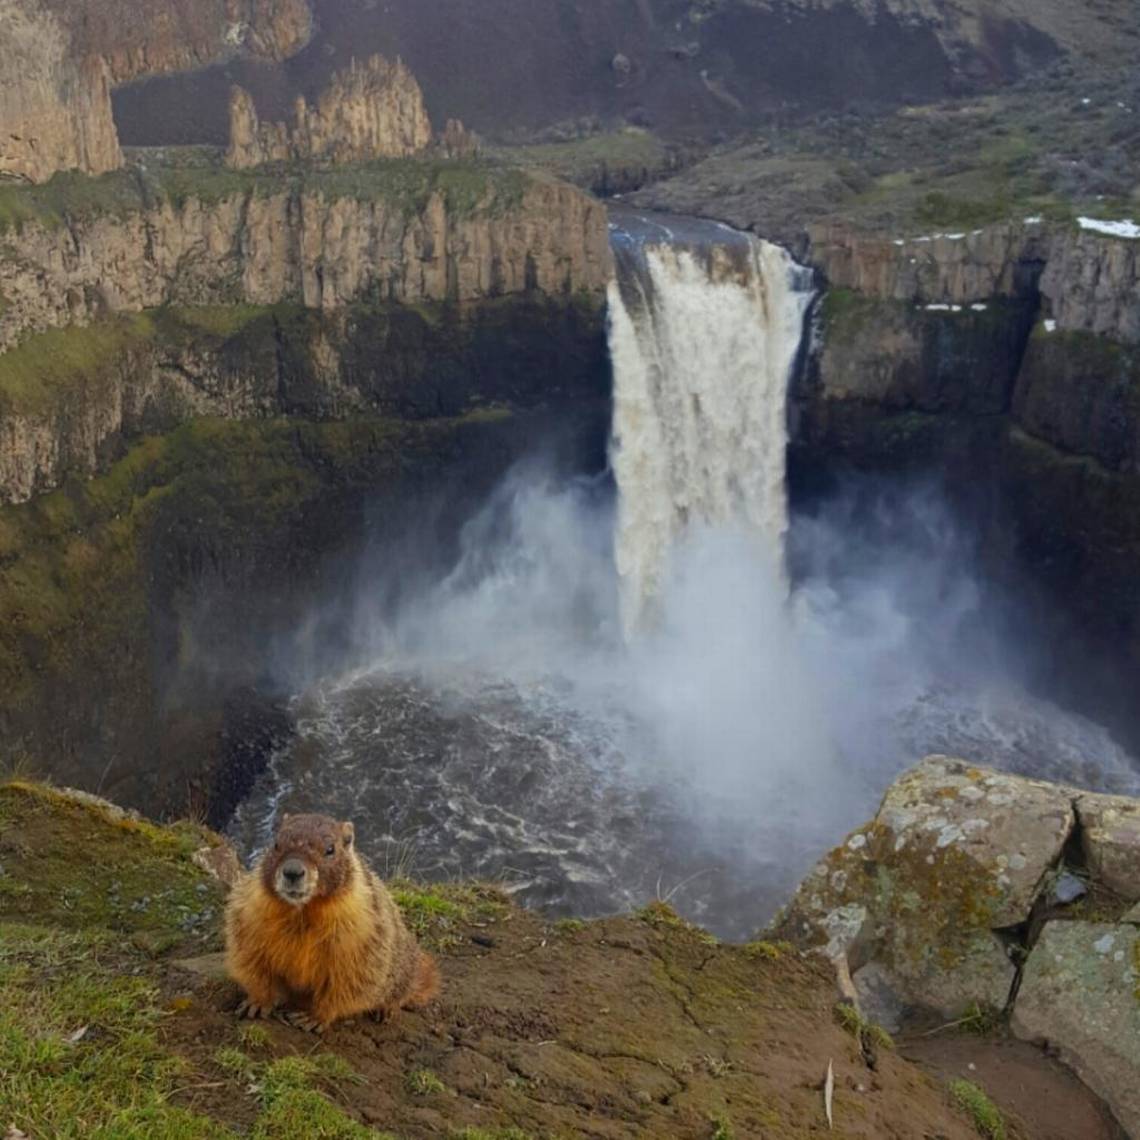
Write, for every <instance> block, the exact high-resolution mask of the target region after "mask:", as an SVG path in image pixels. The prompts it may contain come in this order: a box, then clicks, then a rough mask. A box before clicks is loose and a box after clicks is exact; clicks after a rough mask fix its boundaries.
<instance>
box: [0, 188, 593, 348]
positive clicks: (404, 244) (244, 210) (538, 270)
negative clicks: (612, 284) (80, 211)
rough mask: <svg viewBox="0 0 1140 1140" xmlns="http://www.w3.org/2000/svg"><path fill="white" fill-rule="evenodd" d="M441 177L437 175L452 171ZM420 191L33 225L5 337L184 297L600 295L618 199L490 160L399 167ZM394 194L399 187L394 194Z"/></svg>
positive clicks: (232, 199)
mask: <svg viewBox="0 0 1140 1140" xmlns="http://www.w3.org/2000/svg"><path fill="white" fill-rule="evenodd" d="M437 175H439V177H438V178H437V177H436V176H437ZM394 176H395V177H396V178H397V181H399V182H400V186H401V187H402V186H404V185H405V184H406V183H407V182H409V181H413V180H414V181H416V182H417V186H418V187H419V189H417V191H416V195H415V196H413V197H411V198H409V197H408V196H405V195H403V194H402V192H399V187H398V188H397V190H396V191H392V187H391V186H390V185H389V183H388V182H387V181H385V177H386V176H385V174H384V173H380V174H377V175H376V176H375V179H374V180H373V181H372V182H369V181H368V179H367V177H362V180H361V181H360V182H359V184H357V185H356V186H354V188H353V190H352V191H351V192H348V193H346V192H343V191H339V190H338V189H337V187H336V186H335V185H333V184H331V183H330V184H329V185H327V186H326V185H324V184H322V183H320V182H304V181H302V182H300V183H298V184H296V185H295V186H286V187H285V188H281V183H278V182H274V180H272V179H267V180H265V181H264V182H257V183H255V184H251V185H250V187H249V188H248V189H246V190H243V191H240V192H236V193H234V192H231V193H229V194H224V195H223V196H221V197H220V198H218V199H217V200H214V198H213V197H212V196H210V197H189V198H185V199H184V200H181V201H175V200H173V198H172V197H168V198H167V200H165V201H162V202H160V203H158V204H155V205H152V206H150V207H149V208H148V207H146V206H144V205H142V204H141V202H142V199H141V197H140V198H139V205H138V206H137V207H135V206H132V207H131V208H128V209H125V210H123V211H122V212H119V213H101V214H99V215H97V216H93V217H91V218H89V219H86V220H83V219H73V220H72V221H71V222H70V224H69V225H67V226H63V225H60V224H58V223H54V222H52V221H45V222H31V221H29V222H27V223H25V225H24V226H23V228H22V230H21V231H20V232H19V234H18V235H9V236H8V237H7V239H6V245H7V247H8V248H7V251H6V255H5V256H4V257H2V258H0V294H2V295H3V297H4V305H3V306H2V307H0V347H10V346H11V345H13V344H14V343H15V342H16V341H17V340H18V339H19V338H20V337H22V336H25V335H26V334H28V333H30V332H33V331H40V330H44V329H48V328H54V327H61V326H64V325H71V324H86V323H89V322H90V321H92V320H94V319H96V318H98V317H101V316H104V315H106V314H108V313H119V312H137V311H139V310H142V309H147V308H156V307H159V306H161V305H165V304H169V303H178V304H199V305H200V304H235V303H241V302H248V303H251V304H255V305H270V304H275V303H277V302H280V301H296V302H299V303H301V304H303V305H305V306H307V307H309V308H315V309H326V310H327V309H335V308H339V307H341V306H344V305H346V304H348V303H350V302H352V301H355V300H360V299H364V298H369V297H371V298H376V299H382V300H386V301H402V302H407V303H415V302H418V301H429V300H435V301H457V302H466V301H477V300H481V299H485V298H492V297H499V296H504V295H509V294H517V293H524V292H540V293H548V294H557V295H569V294H572V293H574V292H576V291H579V290H584V291H587V292H591V293H595V294H600V293H601V292H602V291H604V289H605V285H606V282H607V281H608V278H609V272H610V253H609V244H608V230H607V223H606V213H605V209H604V207H603V206H602V205H601V204H600V203H598V202H596V201H594V200H593V199H592V198H590V197H588V196H587V195H585V194H583V193H581V192H580V191H578V190H576V189H574V188H573V187H571V186H567V185H565V184H563V183H558V182H554V181H550V180H546V179H541V178H535V177H530V176H527V175H523V174H521V173H516V172H511V171H495V170H488V169H486V168H483V167H462V168H460V167H451V166H448V167H447V169H446V170H444V171H442V172H440V170H439V168H438V167H432V166H423V167H417V166H411V167H407V168H405V169H404V170H402V171H397V172H395V174H394ZM390 191H392V192H391V193H390Z"/></svg>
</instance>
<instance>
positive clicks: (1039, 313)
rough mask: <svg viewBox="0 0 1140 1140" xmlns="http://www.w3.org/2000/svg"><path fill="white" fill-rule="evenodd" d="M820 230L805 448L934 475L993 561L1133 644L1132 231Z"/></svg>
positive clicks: (1135, 419) (799, 432)
mask: <svg viewBox="0 0 1140 1140" xmlns="http://www.w3.org/2000/svg"><path fill="white" fill-rule="evenodd" d="M810 238H811V247H810V254H809V256H810V257H811V259H812V260H813V261H814V263H815V264H816V265H817V266H818V268H819V269H820V271H821V273H822V274H824V275H826V278H827V280H828V282H829V283H830V285H831V289H830V291H829V292H828V293H827V294H826V296H825V297H824V300H823V302H822V304H821V306H820V310H819V317H818V325H819V329H818V332H819V351H818V353H817V354H816V357H815V359H814V361H813V363H812V364H811V365H810V366H809V367H808V368H807V369H806V370H805V371H804V373H803V374H802V375H801V376H800V377H799V379H798V381H797V391H796V399H795V404H796V413H795V421H796V432H795V443H794V446H793V465H794V466H795V467H797V468H798V469H799V470H801V471H805V470H809V469H813V468H819V467H830V468H834V466H835V465H836V464H840V465H850V466H854V467H855V468H857V469H861V470H865V471H891V472H911V473H915V474H927V475H929V474H930V473H932V472H933V473H935V474H937V475H938V476H940V477H941V478H942V479H943V481H944V483H945V486H946V488H947V490H948V491H949V493H950V494H951V496H952V497H954V498H955V499H956V500H957V501H958V502H959V503H961V504H962V505H963V506H964V507H965V508H966V509H967V510H968V511H969V512H970V513H969V515H968V517H970V518H972V519H973V520H975V522H976V525H977V528H978V533H979V535H980V536H982V537H983V538H984V544H983V545H984V547H985V549H986V551H987V553H988V555H989V556H990V557H991V558H992V559H993V560H994V569H995V570H997V571H998V572H1002V571H1003V568H1004V572H1005V573H1008V572H1009V570H1010V567H1011V566H1021V567H1023V568H1025V569H1028V570H1029V571H1030V573H1031V578H1030V580H1031V581H1033V582H1036V583H1038V584H1039V586H1041V587H1042V588H1043V590H1044V593H1043V598H1044V599H1048V604H1049V605H1050V606H1051V607H1052V608H1053V609H1054V610H1055V614H1056V615H1068V617H1069V618H1070V619H1072V620H1073V622H1074V626H1073V628H1074V631H1075V632H1076V631H1079V633H1080V635H1081V636H1086V635H1087V636H1088V637H1089V638H1091V639H1092V640H1093V642H1095V643H1096V644H1099V645H1101V646H1102V647H1104V646H1107V647H1109V648H1110V649H1111V650H1112V652H1119V651H1123V652H1124V653H1125V654H1127V655H1128V656H1130V657H1132V658H1133V659H1138V658H1140V582H1138V581H1137V579H1136V575H1135V573H1134V566H1135V564H1136V560H1137V558H1140V507H1138V505H1140V290H1138V289H1137V280H1138V277H1137V274H1138V267H1140V241H1137V240H1135V239H1130V238H1128V237H1126V236H1119V235H1113V234H1109V233H1103V232H1099V231H1098V229H1097V228H1096V227H1095V226H1093V227H1089V228H1082V227H1081V226H1078V225H1077V224H1075V223H1066V224H1054V225H1049V224H1045V223H1042V222H1040V221H1038V220H1036V219H1030V220H1028V221H1026V222H1023V223H1016V224H1008V225H1001V226H995V227H989V228H986V229H984V230H976V231H971V232H966V233H951V234H930V235H923V236H919V237H914V238H887V237H883V236H868V235H860V234H857V233H854V232H853V231H851V230H850V229H849V228H847V227H845V226H843V225H839V224H822V225H819V226H816V227H813V228H812V229H811V231H810ZM1021 592H1022V593H1024V591H1021ZM1090 684H1091V682H1090ZM1092 699H1093V702H1094V704H1095V702H1096V700H1098V699H1099V696H1098V695H1096V694H1094V695H1093V698H1092ZM1104 715H1106V716H1107V715H1108V714H1107V713H1104Z"/></svg>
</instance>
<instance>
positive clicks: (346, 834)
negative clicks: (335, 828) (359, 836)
mask: <svg viewBox="0 0 1140 1140" xmlns="http://www.w3.org/2000/svg"><path fill="white" fill-rule="evenodd" d="M340 835H341V838H342V839H343V840H344V845H345V847H351V846H352V841H353V840H354V839H355V838H356V828H355V827H353V826H352V824H351V823H342V824H341V825H340Z"/></svg>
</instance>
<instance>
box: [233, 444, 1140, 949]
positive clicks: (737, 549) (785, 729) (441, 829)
mask: <svg viewBox="0 0 1140 1140" xmlns="http://www.w3.org/2000/svg"><path fill="white" fill-rule="evenodd" d="M614 500H615V491H614V487H613V484H612V483H611V482H610V480H609V479H608V478H605V477H598V478H594V479H586V478H568V477H565V476H561V475H558V474H556V473H554V472H552V471H551V470H548V469H546V468H545V467H544V466H543V465H542V464H541V463H540V462H538V461H531V462H528V463H526V464H523V465H520V466H519V467H517V468H516V469H515V470H513V471H512V472H511V473H510V474H509V476H508V477H507V478H506V479H505V480H504V481H503V482H502V483H501V484H500V485H499V486H498V488H497V489H496V490H495V491H494V493H493V494H492V495H491V497H490V499H489V500H488V501H487V502H486V503H485V504H484V505H483V506H482V507H481V508H480V509H479V510H478V511H477V512H476V513H475V514H474V516H473V517H472V518H471V519H470V520H469V521H468V522H467V524H466V525H465V526H464V527H463V529H462V533H461V535H460V538H459V544H458V550H457V553H456V555H455V557H454V559H453V561H452V562H451V563H450V564H449V565H448V566H447V567H446V568H443V569H440V570H438V571H436V572H434V573H433V572H425V570H424V568H423V567H422V566H421V567H418V568H417V567H416V565H415V562H416V559H415V557H414V556H412V555H404V556H402V555H401V553H400V551H399V549H398V543H397V544H396V546H395V548H394V547H393V544H392V543H388V544H386V547H385V552H384V553H383V554H382V555H381V554H380V553H379V552H373V553H372V554H370V555H367V556H366V557H365V559H364V561H363V563H362V566H361V569H360V574H359V579H358V580H359V587H358V593H357V596H356V598H355V599H354V602H353V607H354V611H353V612H354V621H353V629H354V631H355V633H354V637H353V639H352V645H351V648H350V649H349V650H348V651H347V654H346V657H345V658H344V663H343V667H342V668H341V669H340V670H332V671H331V672H330V673H328V674H326V679H325V680H324V681H322V682H321V683H320V684H318V685H317V686H315V687H314V688H313V689H312V690H310V691H309V692H308V693H307V694H305V695H304V696H302V697H299V698H297V702H296V712H297V720H298V726H299V732H300V738H301V743H300V745H299V746H297V747H295V748H294V749H292V750H291V751H290V752H288V753H287V754H286V755H283V756H281V757H278V758H277V759H276V760H275V763H274V765H273V767H272V770H271V772H270V773H269V774H268V777H267V779H266V781H265V789H266V790H265V791H264V793H263V794H261V795H258V794H255V795H254V796H253V797H252V799H251V802H250V803H249V804H247V805H246V806H245V807H244V808H243V810H242V812H241V813H239V814H240V818H239V823H238V831H239V834H242V835H244V836H245V838H246V840H247V843H250V844H253V845H256V840H257V837H258V836H259V835H261V836H264V835H265V834H267V833H268V828H269V826H271V821H272V817H273V815H274V813H275V812H276V810H277V809H278V808H279V807H281V806H285V807H289V806H290V805H296V806H302V807H303V806H306V804H309V803H312V804H318V803H319V804H321V805H322V806H323V807H324V808H325V809H326V810H334V811H337V810H339V811H343V812H345V813H346V814H354V813H357V814H359V813H360V812H361V811H363V812H364V813H365V814H366V815H367V816H369V817H370V818H376V817H379V819H380V820H381V821H382V822H381V825H380V828H379V830H378V833H377V834H375V835H374V836H373V840H374V846H373V848H372V850H373V852H374V853H376V854H380V855H381V856H382V858H383V859H385V860H390V859H391V858H392V849H393V848H395V847H400V848H401V849H406V848H409V847H410V848H411V849H413V850H414V851H415V853H416V854H415V870H416V872H417V873H418V874H425V875H429V876H432V875H437V876H438V875H450V874H459V873H463V874H471V873H478V874H480V875H482V876H485V877H499V878H504V879H505V881H506V882H507V883H508V886H509V887H510V889H513V890H516V891H517V892H518V893H519V894H520V895H521V896H522V898H524V899H525V900H526V901H528V902H534V903H541V904H544V905H546V906H548V907H550V908H551V909H553V910H555V911H560V910H576V911H578V912H583V911H584V912H590V913H597V912H601V911H605V910H610V909H619V908H622V907H625V906H630V905H637V904H638V903H641V902H644V901H646V899H647V897H652V896H653V895H654V894H661V895H665V894H668V895H670V897H671V898H672V901H673V902H674V903H675V904H676V905H678V906H679V907H680V908H681V909H682V910H683V911H685V912H686V913H688V914H691V915H692V916H693V917H695V918H699V919H700V920H701V921H702V922H705V923H706V924H708V925H709V926H711V927H712V928H713V929H714V930H717V931H719V932H721V933H725V934H732V935H744V934H746V933H748V932H749V931H750V930H752V929H755V928H756V927H758V926H759V925H761V924H762V923H763V922H764V921H765V920H766V919H767V918H768V917H770V915H771V913H772V912H773V910H774V909H775V908H776V907H777V906H778V905H779V904H780V902H781V901H783V899H784V897H786V895H787V893H788V892H789V891H790V890H791V889H792V887H793V886H794V884H795V882H796V881H798V879H799V878H800V877H801V876H802V875H803V874H804V873H805V872H806V870H807V869H808V868H809V867H810V866H811V864H812V862H813V861H814V860H815V859H816V858H817V857H818V856H819V855H820V854H821V853H822V852H823V851H825V850H827V849H828V848H829V847H830V846H831V845H833V844H834V843H835V842H837V841H838V840H839V839H841V837H842V836H843V835H844V834H845V833H846V831H848V830H849V829H851V828H854V827H856V826H858V825H859V824H860V823H861V822H863V821H864V820H865V819H866V818H867V817H868V816H869V815H871V814H872V813H873V811H874V810H875V807H876V806H877V802H878V800H879V798H880V797H881V795H882V793H883V791H884V790H885V788H886V787H887V785H888V784H889V783H890V781H891V780H892V779H893V777H894V776H895V775H896V774H897V773H898V772H899V771H901V770H902V769H903V768H905V767H906V766H908V765H909V764H912V763H914V762H916V761H917V760H919V759H920V758H921V757H922V756H923V755H925V754H926V753H928V752H934V751H943V752H951V753H953V754H955V755H960V756H963V757H964V758H966V759H968V760H972V761H975V762H978V763H985V764H990V765H996V766H998V767H1005V768H1009V769H1013V770H1018V771H1028V772H1031V773H1032V774H1036V775H1042V776H1048V777H1052V778H1062V779H1068V780H1074V781H1077V782H1082V783H1086V784H1089V785H1093V786H1108V787H1112V788H1114V789H1119V788H1123V787H1132V786H1134V777H1133V774H1132V773H1133V769H1132V765H1131V763H1130V760H1129V758H1128V756H1127V755H1126V754H1125V753H1124V751H1123V750H1122V749H1121V748H1120V747H1119V746H1117V745H1116V744H1115V743H1114V742H1113V740H1112V739H1111V737H1110V736H1109V734H1108V733H1107V732H1106V731H1105V730H1104V729H1102V728H1100V727H1099V726H1097V725H1095V724H1093V723H1092V722H1090V721H1086V720H1084V719H1082V718H1081V717H1079V716H1075V715H1072V714H1068V713H1065V712H1063V711H1062V710H1061V709H1059V708H1056V707H1055V706H1052V705H1050V704H1048V703H1047V702H1044V701H1042V700H1040V699H1038V698H1035V697H1034V696H1032V695H1031V694H1030V692H1029V691H1028V689H1027V688H1026V685H1025V678H1026V675H1027V672H1026V670H1027V665H1028V657H1029V656H1030V655H1031V653H1032V646H1029V645H1025V644H1019V643H1014V644H1011V643H1010V641H1009V640H1008V639H1007V637H1006V634H1005V632H1004V631H1005V630H1007V629H1018V630H1020V629H1022V628H1023V627H1022V626H1020V624H1019V623H1018V622H1017V621H1016V613H1015V609H1016V607H1015V606H1014V605H1013V604H1012V603H1011V602H1010V601H1009V600H1008V599H1006V598H1004V597H1002V596H1001V594H1000V593H999V592H998V591H997V590H995V589H994V588H993V587H991V586H988V585H987V584H986V583H985V582H984V580H983V579H982V577H981V576H980V575H979V573H978V571H977V559H976V552H975V551H974V549H973V546H972V543H971V541H970V539H969V536H968V533H967V532H964V531H963V529H962V528H961V527H960V526H959V525H958V524H957V523H956V521H955V519H954V517H953V515H952V513H951V511H950V510H949V508H948V507H947V505H946V503H945V502H944V500H943V499H942V497H941V496H940V494H939V493H938V491H937V489H936V488H935V487H934V486H932V485H929V484H899V483H883V482H878V481H871V480H851V481H849V482H848V484H847V485H846V486H845V487H844V488H843V489H842V490H841V491H840V492H839V493H838V494H836V495H835V496H833V497H831V498H830V499H828V500H826V501H825V502H823V503H822V504H819V505H818V506H817V508H816V509H814V510H813V511H812V513H811V514H805V513H797V514H793V516H792V518H791V521H790V530H789V534H788V538H787V564H788V571H789V573H788V574H787V575H782V574H779V573H777V572H774V571H773V562H772V559H771V557H770V554H768V553H767V551H766V549H765V547H764V546H763V542H762V540H760V539H759V538H757V537H756V536H755V535H750V534H748V533H745V532H742V531H740V530H738V529H736V528H734V527H732V526H729V525H724V526H720V527H715V526H704V527H697V528H694V529H693V530H691V531H690V532H689V533H688V534H687V535H686V536H685V537H684V538H683V539H681V540H679V541H678V542H677V543H676V545H675V546H674V547H673V549H672V551H671V552H670V554H669V556H668V560H667V563H666V566H665V573H664V576H663V584H662V587H661V594H660V597H659V598H658V599H656V604H655V607H654V610H655V613H656V615H657V616H656V620H655V621H654V622H653V623H652V625H650V626H648V627H646V628H643V629H641V630H639V631H638V632H637V633H635V634H633V635H627V634H626V633H625V632H624V631H623V623H622V618H621V602H620V598H621V583H620V581H619V579H618V574H617V571H616V569H615V561H614V550H613V547H614V527H615V501H614ZM412 541H413V537H412V536H411V535H409V543H411V542H412ZM416 541H419V539H416ZM397 706H398V712H397V711H394V710H396V708H397ZM269 789H272V792H270V791H269ZM267 797H268V798H267ZM385 825H386V826H385ZM243 828H244V829H245V830H244V832H243V831H242V829H243Z"/></svg>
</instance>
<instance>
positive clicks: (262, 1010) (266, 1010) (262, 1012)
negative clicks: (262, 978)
mask: <svg viewBox="0 0 1140 1140" xmlns="http://www.w3.org/2000/svg"><path fill="white" fill-rule="evenodd" d="M274 1008H275V1007H274V1006H272V1005H258V1004H257V1003H256V1002H254V1001H250V999H249V998H246V999H245V1001H243V1002H242V1003H241V1005H239V1006H238V1007H237V1015H238V1017H247V1018H249V1020H250V1021H256V1020H257V1019H258V1018H261V1017H269V1016H270V1014H272V1013H273V1010H274Z"/></svg>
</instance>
